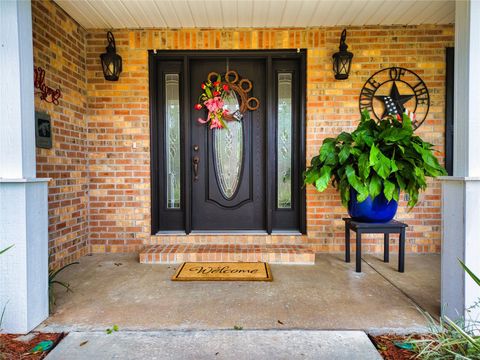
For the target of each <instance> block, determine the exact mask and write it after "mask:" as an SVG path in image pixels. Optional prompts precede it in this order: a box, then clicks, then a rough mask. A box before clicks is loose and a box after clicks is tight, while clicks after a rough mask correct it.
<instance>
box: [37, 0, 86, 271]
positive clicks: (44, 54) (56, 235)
mask: <svg viewBox="0 0 480 360" xmlns="http://www.w3.org/2000/svg"><path fill="white" fill-rule="evenodd" d="M32 23H33V53H34V65H35V66H40V67H42V68H43V69H45V70H46V78H45V83H46V84H47V85H49V86H51V87H52V88H55V89H56V88H60V89H61V91H62V97H61V98H60V103H59V105H54V104H48V103H46V102H45V101H41V100H40V99H39V97H38V96H36V97H35V109H36V110H37V111H43V112H47V113H48V114H49V115H50V116H51V119H52V132H53V147H52V149H40V148H37V176H39V177H50V178H52V180H51V181H50V183H49V193H48V216H49V252H50V256H51V257H50V262H51V266H52V267H58V266H61V265H62V264H65V263H69V262H72V261H73V260H75V259H77V258H79V257H80V256H82V255H85V254H86V253H88V243H87V240H88V234H87V230H88V221H87V220H88V214H87V211H88V201H87V200H88V178H87V175H88V174H87V157H86V150H87V148H86V137H87V121H86V108H87V106H86V99H87V98H86V78H85V66H86V65H85V64H86V60H85V34H86V32H85V30H84V29H83V28H82V27H80V26H79V25H78V24H77V23H76V22H75V21H74V20H73V19H72V18H71V17H70V16H69V15H67V14H66V13H65V12H64V11H63V10H62V9H60V8H59V7H58V6H57V5H56V4H54V3H53V2H50V1H37V0H34V1H32Z"/></svg>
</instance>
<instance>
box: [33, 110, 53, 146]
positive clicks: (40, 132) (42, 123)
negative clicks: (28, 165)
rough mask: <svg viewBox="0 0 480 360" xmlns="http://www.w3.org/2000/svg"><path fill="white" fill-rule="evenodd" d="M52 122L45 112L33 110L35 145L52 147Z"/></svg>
mask: <svg viewBox="0 0 480 360" xmlns="http://www.w3.org/2000/svg"><path fill="white" fill-rule="evenodd" d="M51 124H52V122H51V120H50V115H48V114H47V113H43V112H39V111H35V145H36V146H37V147H39V148H44V149H51V148H52V125H51Z"/></svg>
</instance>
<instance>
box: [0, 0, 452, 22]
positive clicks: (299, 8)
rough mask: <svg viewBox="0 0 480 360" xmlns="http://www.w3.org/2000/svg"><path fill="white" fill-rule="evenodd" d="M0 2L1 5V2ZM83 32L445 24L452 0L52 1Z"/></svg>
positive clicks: (450, 20)
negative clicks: (128, 29)
mask: <svg viewBox="0 0 480 360" xmlns="http://www.w3.org/2000/svg"><path fill="white" fill-rule="evenodd" d="M0 1H1V0H0ZM55 2H56V3H57V4H58V5H60V6H61V7H62V8H63V9H64V10H65V11H66V12H67V13H68V14H70V15H71V16H72V17H73V18H74V19H75V20H76V21H78V23H80V24H81V25H82V26H83V27H84V28H86V29H94V28H112V29H120V28H195V27H199V28H232V27H234V28H237V27H247V28H250V27H254V28H262V27H321V26H336V25H352V26H355V25H356V26H362V25H396V24H402V25H417V24H450V23H453V22H454V20H455V0H55Z"/></svg>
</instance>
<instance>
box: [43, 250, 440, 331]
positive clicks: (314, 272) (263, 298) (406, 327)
mask: <svg viewBox="0 0 480 360" xmlns="http://www.w3.org/2000/svg"><path fill="white" fill-rule="evenodd" d="M407 259H408V257H407ZM271 268H272V273H273V277H274V281H273V282H267V283H264V282H261V283H260V282H172V281H171V280H170V277H171V276H172V274H173V273H174V272H175V269H176V266H173V265H170V266H169V265H146V264H140V263H138V259H137V256H135V255H132V254H102V255H93V256H86V257H83V258H82V259H80V265H76V266H72V267H70V268H68V269H66V270H65V272H62V273H61V274H60V276H59V279H60V280H63V281H67V282H69V283H70V285H71V288H72V290H73V292H68V293H67V292H65V291H64V290H62V288H57V289H56V299H57V306H56V308H55V313H54V314H53V316H51V317H50V318H49V319H48V320H47V321H46V322H45V323H44V324H43V326H42V327H40V328H38V330H40V331H92V330H100V331H103V330H104V329H106V328H107V327H111V326H112V325H113V324H116V325H118V326H119V327H120V328H121V329H122V330H142V331H145V330H149V331H155V330H165V329H168V330H209V329H232V328H233V327H234V326H235V325H238V326H242V327H243V328H244V329H248V330H251V329H316V330H319V329H321V330H329V329H333V330H365V331H369V332H388V331H395V332H399V333H406V332H412V331H425V330H426V321H425V319H424V317H423V316H422V315H421V314H420V312H419V311H418V310H417V308H416V305H415V304H414V303H413V302H412V301H411V300H410V299H409V298H408V297H407V296H405V295H404V293H402V291H400V290H399V289H397V288H396V287H395V286H393V285H392V284H390V283H389V282H388V281H387V280H386V279H385V278H384V277H383V276H381V275H380V274H379V273H377V272H376V271H375V270H374V269H372V268H371V267H369V266H367V265H366V264H364V267H363V269H364V272H363V273H360V274H358V273H356V272H355V271H354V268H355V265H354V263H350V264H347V263H345V262H344V261H343V256H342V255H341V254H322V255H317V258H316V264H315V265H313V266H312V265H310V266H301V265H272V266H271ZM410 269H411V265H407V272H406V273H405V274H407V276H408V272H409V271H410ZM437 291H438V290H437ZM436 296H437V293H436V292H435V293H434V294H433V295H432V297H436Z"/></svg>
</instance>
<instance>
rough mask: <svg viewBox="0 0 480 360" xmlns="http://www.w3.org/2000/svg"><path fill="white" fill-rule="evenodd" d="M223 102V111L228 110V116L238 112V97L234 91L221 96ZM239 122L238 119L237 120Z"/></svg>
mask: <svg viewBox="0 0 480 360" xmlns="http://www.w3.org/2000/svg"><path fill="white" fill-rule="evenodd" d="M222 100H223V109H224V110H228V113H229V114H230V115H232V116H233V115H234V114H235V113H236V112H237V111H239V110H240V104H239V103H238V97H237V94H236V93H235V91H233V90H230V91H229V92H228V93H227V92H225V93H224V94H223V96H222ZM237 120H240V119H237Z"/></svg>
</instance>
